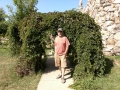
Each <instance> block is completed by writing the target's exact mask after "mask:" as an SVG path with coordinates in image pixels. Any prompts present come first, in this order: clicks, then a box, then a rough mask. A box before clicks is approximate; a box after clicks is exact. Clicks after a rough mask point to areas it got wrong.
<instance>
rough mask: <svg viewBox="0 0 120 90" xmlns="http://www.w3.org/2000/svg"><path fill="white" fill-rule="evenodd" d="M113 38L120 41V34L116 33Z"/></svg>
mask: <svg viewBox="0 0 120 90" xmlns="http://www.w3.org/2000/svg"><path fill="white" fill-rule="evenodd" d="M114 38H115V39H116V40H120V32H118V33H116V34H115V36H114Z"/></svg>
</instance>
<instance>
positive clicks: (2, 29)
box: [0, 8, 8, 36]
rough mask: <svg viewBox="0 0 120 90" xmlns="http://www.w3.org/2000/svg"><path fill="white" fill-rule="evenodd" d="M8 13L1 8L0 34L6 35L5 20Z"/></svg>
mask: <svg viewBox="0 0 120 90" xmlns="http://www.w3.org/2000/svg"><path fill="white" fill-rule="evenodd" d="M5 17H6V14H5V12H4V10H3V9H2V8H0V36H5V34H6V31H7V27H8V25H7V22H6V20H5Z"/></svg>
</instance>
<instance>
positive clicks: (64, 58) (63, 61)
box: [61, 55, 67, 83]
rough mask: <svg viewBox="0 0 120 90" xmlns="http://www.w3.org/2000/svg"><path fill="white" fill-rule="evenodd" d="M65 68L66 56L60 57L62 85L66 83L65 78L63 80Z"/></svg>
mask: <svg viewBox="0 0 120 90" xmlns="http://www.w3.org/2000/svg"><path fill="white" fill-rule="evenodd" d="M66 67H67V61H66V56H65V55H63V56H61V71H62V78H61V81H62V83H65V82H66V80H65V78H64V75H65V69H66Z"/></svg>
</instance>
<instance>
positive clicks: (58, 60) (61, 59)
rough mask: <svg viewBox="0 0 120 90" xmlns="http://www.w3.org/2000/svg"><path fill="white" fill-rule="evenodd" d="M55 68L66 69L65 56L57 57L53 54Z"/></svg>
mask: <svg viewBox="0 0 120 90" xmlns="http://www.w3.org/2000/svg"><path fill="white" fill-rule="evenodd" d="M55 66H56V67H58V66H61V67H67V61H66V56H65V55H61V56H59V55H57V54H55Z"/></svg>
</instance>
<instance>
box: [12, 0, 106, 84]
mask: <svg viewBox="0 0 120 90" xmlns="http://www.w3.org/2000/svg"><path fill="white" fill-rule="evenodd" d="M15 1H16V0H15ZM19 3H21V2H19ZM15 4H16V5H17V6H18V10H20V11H21V12H20V11H18V12H17V13H20V14H17V13H16V16H17V18H16V20H18V21H19V22H17V23H15V24H14V25H13V27H14V28H13V27H12V28H11V29H10V30H11V31H10V32H11V34H10V35H11V36H12V40H11V41H12V43H13V45H16V46H17V47H18V48H17V50H18V53H19V56H20V59H19V60H20V61H19V62H18V68H17V73H18V74H19V75H26V73H27V74H29V73H30V72H31V71H32V72H34V71H36V69H38V68H40V69H41V68H42V61H41V60H42V58H41V57H42V55H43V54H44V53H45V48H46V47H45V46H46V43H47V42H48V40H47V39H48V37H49V34H50V33H52V35H53V36H54V37H55V36H56V32H57V29H58V28H59V27H62V28H63V30H64V34H65V35H66V36H67V37H68V39H69V41H70V43H71V45H70V49H69V54H71V55H72V56H73V60H74V62H75V63H76V66H75V70H74V74H73V76H74V80H75V82H77V81H79V80H80V79H81V78H85V77H89V76H91V77H94V76H101V75H103V74H104V69H105V59H104V55H103V53H102V39H101V34H100V27H99V26H98V25H97V24H96V23H95V21H94V19H93V18H91V17H89V15H87V14H82V13H81V12H77V11H75V10H70V11H65V12H53V13H36V11H30V13H29V14H26V13H27V11H26V8H25V11H24V10H23V9H19V8H20V7H19V4H17V3H15ZM20 5H21V4H20ZM23 5H26V4H23ZM33 5H34V4H33ZM26 6H27V5H26ZM23 7H24V6H23ZM22 10H23V11H24V14H25V16H24V17H23V16H21V15H23V12H22ZM31 10H32V9H31ZM18 16H19V18H20V19H19V18H18ZM21 17H22V18H21ZM15 33H17V34H15ZM15 42H17V43H18V44H16V43H15ZM14 50H16V49H14ZM14 50H13V51H14ZM36 66H39V67H37V68H36Z"/></svg>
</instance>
